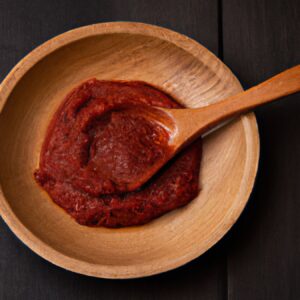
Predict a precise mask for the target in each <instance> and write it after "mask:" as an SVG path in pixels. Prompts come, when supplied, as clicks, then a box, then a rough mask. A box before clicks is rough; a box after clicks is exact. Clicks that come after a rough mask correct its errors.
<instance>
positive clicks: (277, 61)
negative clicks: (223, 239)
mask: <svg viewBox="0 0 300 300" xmlns="http://www.w3.org/2000/svg"><path fill="white" fill-rule="evenodd" d="M223 8H224V14H223V21H224V22H223V32H224V60H225V62H226V63H227V64H228V65H230V66H231V67H232V69H233V71H234V72H235V73H236V74H237V76H238V77H239V78H240V79H241V81H242V84H243V85H244V86H245V87H246V88H247V87H250V86H252V85H254V84H256V83H258V82H260V81H262V80H264V79H266V78H267V77H269V76H272V75H274V74H276V73H278V72H280V71H282V70H284V69H285V68H288V67H292V66H293V65H295V64H299V62H300V52H299V46H300V35H299V32H300V22H299V18H300V5H299V1H297V0H295V1H294V0H289V1H277V0H276V1H266V0H264V1H260V0H259V1H236V0H229V1H224V3H223ZM299 111H300V96H299V95H294V96H290V97H288V99H287V100H282V101H279V102H276V103H273V104H270V105H268V106H266V107H263V108H260V109H257V110H256V113H257V114H256V115H257V118H258V124H259V129H260V136H261V160H260V168H259V174H258V178H257V182H256V189H255V191H254V193H253V196H252V199H251V201H250V203H249V205H248V208H247V209H246V211H245V212H244V214H243V216H242V218H241V219H240V221H239V222H238V223H237V224H236V226H235V227H234V229H233V231H232V232H231V234H230V237H229V240H228V244H229V249H228V253H229V257H228V298H229V299H236V300H238V299H245V300H247V299H299V298H300V287H299V278H300V273H299V270H300V234H299V232H300V231H299V228H300V205H299V198H300V189H299V178H300V156H299V150H300V139H299V130H300V121H299V120H300V119H299Z"/></svg>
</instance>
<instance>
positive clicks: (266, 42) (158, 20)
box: [0, 0, 300, 300]
mask: <svg viewBox="0 0 300 300" xmlns="http://www.w3.org/2000/svg"><path fill="white" fill-rule="evenodd" d="M119 20H122V21H139V22H146V23H152V24H157V25H161V26H164V27H167V28H171V29H173V30H176V31H178V32H181V33H184V34H186V35H188V36H190V37H192V38H194V39H196V40H197V41H199V42H200V43H202V44H203V45H204V46H206V47H207V48H208V49H210V50H211V51H212V52H214V53H215V54H216V55H218V56H219V57H220V58H221V59H222V60H223V61H224V62H225V63H226V64H227V65H228V66H229V67H230V68H231V69H232V70H233V72H234V73H235V74H236V75H237V77H238V78H239V79H240V80H241V83H242V84H243V86H244V88H248V87H250V86H252V85H255V84H257V83H259V82H260V81H262V80H264V79H266V78H268V77H269V76H272V75H274V74H276V73H278V72H280V71H282V70H284V69H286V68H288V67H291V66H293V65H296V64H299V63H300V21H299V20H300V1H299V0H286V1H285V0H282V1H279V0H268V1H267V0H201V1H200V0H148V1H147V0H130V1H126V0H98V1H97V0H85V1H84V0H83V1H79V0H78V1H77V0H61V1H50V0H48V1H46V0H45V1H38V0H31V1H20V0H0V70H1V71H0V80H2V79H3V78H4V77H5V75H6V74H7V73H8V72H9V70H10V69H11V68H12V67H13V66H14V65H15V64H16V63H17V62H18V61H19V60H20V59H21V58H22V57H23V56H24V55H25V54H27V53H28V52H29V51H31V50H32V49H33V48H35V47H36V46H38V45H39V44H40V43H42V42H44V41H46V40H48V39H49V38H51V37H53V36H55V35H57V34H59V33H62V32H64V31H66V30H69V29H72V28H75V27H78V26H82V25H87V24H92V23H98V22H107V21H119ZM299 114H300V95H299V94H298V95H294V96H290V97H287V98H286V99H284V100H282V101H280V102H276V103H274V104H270V105H268V106H266V107H263V108H259V109H257V110H256V116H257V121H258V125H259V131H260V137H261V158H260V166H259V171H258V176H257V180H256V184H255V188H254V191H253V193H252V196H251V198H250V201H249V203H248V205H247V207H246V209H245V211H244V212H243V214H242V216H241V217H240V219H239V221H238V222H237V223H236V224H235V226H234V227H233V229H232V230H231V231H230V232H229V233H228V234H227V235H226V236H225V237H224V238H223V239H222V240H221V242H219V243H218V244H217V245H216V246H214V247H213V248H212V249H211V250H209V251H208V252H207V253H206V254H204V255H203V256H201V257H200V258H198V259H196V260H195V261H193V262H191V263H189V264H188V265H186V266H184V267H181V268H179V269H177V270H174V271H171V272H168V273H165V274H162V275H157V276H153V277H150V278H144V279H136V280H123V281H118V280H115V281H113V280H104V279H96V278H89V277H85V276H81V275H77V274H73V273H71V272H67V271H65V270H63V269H61V268H58V267H56V266H54V265H52V264H50V263H48V262H46V261H45V260H43V259H42V258H40V257H39V256H37V255H36V254H34V253H32V252H31V251H30V250H29V249H28V248H27V247H25V246H24V245H23V244H22V243H21V242H20V241H19V240H18V239H17V238H16V237H15V236H14V235H13V234H12V233H11V232H10V230H9V229H8V228H7V226H6V225H5V224H4V222H3V221H2V220H1V221H0V299H1V300H2V299H9V300H10V299H33V300H35V299H38V300H40V299H64V298H65V299H67V298H68V299H216V300H218V299H238V300H239V299H245V300H247V299H251V300H252V299H300V168H299V167H300V135H299V133H300V115H299ZM195 242H197V241H195Z"/></svg>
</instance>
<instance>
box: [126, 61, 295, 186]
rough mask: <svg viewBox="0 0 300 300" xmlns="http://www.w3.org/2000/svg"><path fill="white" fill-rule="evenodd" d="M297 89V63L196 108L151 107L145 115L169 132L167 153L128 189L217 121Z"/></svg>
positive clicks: (155, 170)
mask: <svg viewBox="0 0 300 300" xmlns="http://www.w3.org/2000/svg"><path fill="white" fill-rule="evenodd" d="M299 91H300V65H298V66H295V67H293V68H291V69H288V70H286V71H284V72H282V73H280V74H278V75H276V76H274V77H272V78H270V79H268V80H267V81H264V82H263V83H261V84H259V85H257V86H254V87H252V88H250V89H249V90H247V91H245V92H241V93H239V94H237V95H234V96H231V97H228V98H226V99H225V100H223V101H221V102H218V103H215V104H212V105H208V106H205V107H202V108H196V109H165V108H155V109H153V110H152V109H151V111H149V110H148V109H147V112H146V114H147V116H148V117H150V118H153V119H155V120H156V121H157V122H158V123H160V124H162V125H163V126H164V127H165V128H166V129H167V130H168V131H169V133H170V140H169V149H170V151H168V152H167V155H166V156H165V157H164V158H163V159H162V160H160V161H158V162H157V163H156V164H155V165H154V166H151V168H150V169H148V170H147V171H146V172H145V174H143V176H142V178H140V180H139V182H138V183H137V182H136V183H134V184H132V186H131V187H132V188H134V189H135V188H137V187H138V186H140V185H142V184H143V183H145V182H146V181H147V180H148V179H149V178H150V177H152V175H153V174H154V173H156V172H157V171H158V170H159V169H160V168H161V167H162V166H163V165H164V164H165V163H166V162H167V161H168V160H169V159H170V158H172V157H173V156H174V155H175V154H176V153H177V152H178V151H180V150H181V149H182V148H183V147H184V146H186V145H187V144H189V143H190V142H192V141H193V140H195V139H196V138H197V137H199V136H200V135H203V134H204V133H206V132H207V131H208V130H210V129H211V128H212V127H214V126H216V125H218V124H220V123H221V122H223V121H225V120H227V119H230V118H232V117H234V116H238V115H240V114H241V113H244V112H247V111H249V110H251V109H253V108H255V107H257V106H260V105H263V104H266V103H268V102H271V101H274V100H277V99H279V98H281V97H284V96H287V95H290V94H293V93H296V92H299Z"/></svg>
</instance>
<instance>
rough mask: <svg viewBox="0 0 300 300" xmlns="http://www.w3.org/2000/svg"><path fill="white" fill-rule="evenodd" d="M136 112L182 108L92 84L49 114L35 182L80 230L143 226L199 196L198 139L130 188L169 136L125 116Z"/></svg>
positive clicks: (128, 84)
mask: <svg viewBox="0 0 300 300" xmlns="http://www.w3.org/2000/svg"><path fill="white" fill-rule="evenodd" d="M141 106H143V107H145V106H146V107H149V106H158V107H166V108H179V107H181V106H180V105H179V104H177V103H176V102H175V101H174V100H173V99H172V98H171V97H170V96H168V95H166V94H165V93H163V92H162V91H160V90H158V89H156V88H154V87H152V86H150V85H148V84H146V83H144V82H139V81H99V80H96V79H92V80H89V81H87V82H85V83H83V84H81V85H80V86H79V87H77V88H75V89H74V90H73V91H72V92H71V93H70V94H69V95H67V97H66V98H65V100H64V101H63V103H62V105H61V106H60V108H59V109H58V111H57V112H56V113H55V115H54V117H53V119H52V121H51V123H50V125H49V128H48V130H47V134H46V137H45V140H44V143H43V146H42V151H41V155H40V165H39V169H38V170H36V171H35V173H34V176H35V179H36V181H37V182H38V183H39V184H40V185H41V186H42V187H43V188H44V189H45V190H46V191H47V192H48V194H49V195H50V197H51V198H52V199H53V201H54V202H55V203H57V204H58V205H59V206H61V207H62V208H63V209H64V210H65V211H66V212H67V213H69V214H70V215H71V216H72V217H73V218H75V220H76V221H77V222H78V223H80V224H83V225H88V226H105V227H124V226H132V225H141V224H145V223H147V222H149V221H150V220H152V219H154V218H157V217H159V216H160V215H162V214H164V213H166V212H168V211H171V210H173V209H176V208H178V207H181V206H183V205H185V204H187V203H188V202H190V201H191V200H192V199H193V198H195V196H196V195H197V194H198V191H199V186H198V181H199V178H198V176H199V167H200V161H201V149H202V143H201V139H199V140H197V141H196V142H194V143H193V144H192V145H190V146H189V147H187V148H186V149H185V150H184V151H183V152H181V153H179V154H178V155H177V156H176V157H174V158H173V159H172V160H171V161H170V162H169V163H168V164H167V165H166V166H165V167H164V168H163V169H162V170H160V171H159V172H158V174H156V175H155V176H154V177H153V178H151V179H150V180H149V181H148V182H147V183H146V184H144V185H143V186H142V187H140V188H137V189H135V190H133V189H132V183H135V182H136V183H137V185H139V184H138V183H139V180H140V178H141V177H142V176H143V174H144V173H145V172H147V171H149V170H150V169H151V167H152V166H154V165H155V164H156V163H157V162H158V161H159V160H161V159H163V158H164V157H165V156H166V155H168V140H169V135H168V132H167V131H166V130H165V129H164V128H163V127H162V126H161V125H160V124H159V123H157V122H155V121H153V120H150V119H147V118H146V117H144V116H143V115H141V114H138V113H136V112H135V110H128V109H126V108H128V107H141ZM129 186H130V188H129Z"/></svg>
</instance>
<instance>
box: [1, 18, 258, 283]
mask: <svg viewBox="0 0 300 300" xmlns="http://www.w3.org/2000/svg"><path fill="white" fill-rule="evenodd" d="M112 33H129V34H141V35H146V36H152V37H155V38H159V39H163V40H165V41H168V42H170V43H173V44H175V45H176V46H178V47H180V48H182V49H184V50H186V51H188V52H189V53H191V54H192V55H194V56H195V57H196V58H198V57H199V56H200V55H203V53H204V54H205V55H207V56H208V57H211V58H213V59H214V60H215V61H217V62H219V63H220V64H221V65H222V68H223V70H224V69H225V70H226V71H227V72H228V73H229V74H231V75H232V78H233V80H234V81H235V82H236V84H238V85H239V86H240V89H241V90H242V87H241V85H240V83H239V81H238V79H237V78H236V77H235V76H234V75H233V74H232V72H231V70H230V69H229V68H228V67H227V66H226V65H225V64H223V62H221V60H219V59H218V58H217V57H216V56H215V55H214V54H213V53H212V52H210V51H209V50H208V49H206V48H205V47H204V46H202V45H201V44H200V43H198V42H196V41H195V40H193V39H191V38H189V37H187V36H185V35H183V34H180V33H177V32H175V31H173V30H170V29H166V28H163V27H160V26H156V25H150V24H145V23H138V22H107V23H98V24H92V25H87V26H83V27H79V28H75V29H72V30H69V31H66V32H64V33H62V34H59V35H57V36H55V37H53V38H51V39H50V40H48V41H46V42H44V43H43V44H41V45H40V46H38V47H37V48H35V49H34V50H32V51H31V52H30V53H29V54H27V55H26V56H25V57H24V58H23V59H21V60H20V61H19V62H18V63H17V64H16V65H15V67H13V68H12V69H11V71H10V72H9V73H8V75H7V76H6V77H5V79H4V80H3V81H2V83H1V85H0V114H1V111H2V109H3V107H4V105H5V103H6V101H7V99H8V98H9V96H10V94H11V92H12V91H13V89H14V88H15V86H16V85H17V83H18V82H19V81H20V80H21V78H22V77H23V76H24V75H25V74H26V73H27V72H28V71H29V70H30V69H31V68H32V67H33V66H34V65H35V64H36V63H38V62H39V61H40V60H42V59H43V58H44V57H46V56H47V55H49V54H51V53H52V52H54V51H56V50H58V49H59V48H61V47H64V46H66V45H68V44H70V43H73V42H76V41H79V40H81V39H84V38H87V37H91V36H96V35H101V34H112ZM215 73H216V74H217V72H215ZM241 120H242V121H243V122H244V125H245V124H246V123H247V124H246V125H245V126H247V127H248V128H249V130H250V132H251V134H252V136H251V144H252V149H251V151H252V153H251V166H250V169H249V170H248V176H247V185H246V187H245V189H244V195H243V197H242V201H239V203H238V204H237V205H236V207H235V209H234V211H232V212H231V213H230V216H228V217H227V219H226V222H224V224H222V226H221V228H220V229H219V231H218V232H217V234H215V235H214V236H213V237H212V239H210V240H209V241H208V242H207V243H206V246H205V247H203V246H202V247H201V248H200V249H199V251H197V253H196V254H195V253H194V252H193V253H188V254H187V255H185V256H184V257H179V258H177V259H176V260H175V261H174V260H173V261H170V260H166V263H165V264H164V265H161V264H160V265H155V264H153V263H152V264H151V265H143V266H135V267H134V270H132V269H129V268H128V266H105V265H99V264H91V263H88V262H85V261H81V260H79V259H75V258H72V257H69V256H67V255H65V254H62V253H61V252H59V251H57V250H55V249H54V248H52V247H51V246H50V245H48V244H46V243H45V242H43V241H42V240H40V239H39V238H38V237H37V236H35V235H34V234H33V233H32V232H31V231H30V230H28V229H27V228H26V226H25V225H24V224H23V223H22V222H21V220H20V219H19V218H18V217H17V216H16V215H15V214H14V212H13V210H12V209H11V207H10V205H9V203H8V201H6V199H5V196H4V193H3V191H2V188H1V183H0V215H1V216H2V218H3V220H4V221H5V223H6V224H7V225H8V227H9V228H10V229H11V230H12V232H13V233H14V234H15V235H16V236H17V237H18V238H19V239H20V240H21V241H22V242H23V243H24V244H25V245H26V246H28V247H29V248H30V249H31V250H32V251H33V252H35V253H36V254H38V255H39V256H41V257H43V258H44V259H46V260H47V261H49V262H51V263H53V264H55V265H57V266H59V267H62V268H64V269H66V270H69V271H73V272H75V273H79V274H84V275H88V276H94V277H99V278H115V279H116V278H118V279H125V278H139V277H145V276H150V275H154V274H159V273H162V272H166V271H169V270H172V269H175V268H177V267H180V266H182V265H184V264H186V263H188V262H190V261H191V260H193V259H195V258H197V257H199V256H200V255H202V254H203V253H204V252H206V251H207V250H208V249H209V248H211V247H212V246H213V245H215V244H216V243H217V242H218V241H219V240H220V239H221V238H222V237H223V236H224V235H225V234H226V233H227V232H228V230H229V229H230V228H231V227H232V226H233V224H234V223H235V222H236V220H237V219H238V217H239V216H240V214H241V213H242V211H243V209H244V207H245V205H246V203H247V202H248V199H249V197H250V193H251V191H252V189H253V185H254V182H255V177H256V174H257V168H258V161H259V150H260V143H259V133H258V128H257V123H256V118H255V116H254V114H253V113H249V114H247V115H244V116H242V117H241ZM245 122H246V123H245Z"/></svg>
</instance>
